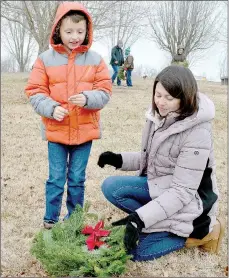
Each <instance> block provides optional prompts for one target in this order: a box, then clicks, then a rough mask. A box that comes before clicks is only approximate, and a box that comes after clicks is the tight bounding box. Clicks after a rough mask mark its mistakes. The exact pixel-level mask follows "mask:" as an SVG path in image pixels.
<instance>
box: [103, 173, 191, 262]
mask: <svg viewBox="0 0 229 278" xmlns="http://www.w3.org/2000/svg"><path fill="white" fill-rule="evenodd" d="M102 192H103V194H104V196H105V197H106V198H107V199H108V200H109V201H110V202H111V203H112V204H113V205H115V206H116V207H118V208H120V209H121V210H123V211H125V212H127V213H132V212H134V211H135V210H136V209H138V208H140V207H142V206H144V205H145V204H147V203H148V202H150V201H151V200H152V199H151V198H150V195H149V189H148V184H147V177H138V176H114V177H109V178H107V179H106V180H105V181H104V182H103V184H102ZM185 241H186V238H183V237H179V236H177V235H175V234H172V233H169V232H154V233H149V234H146V233H141V234H140V236H139V242H138V245H137V247H136V248H135V249H133V250H131V251H130V254H132V255H133V259H132V260H133V261H147V260H153V259H156V258H159V257H161V256H164V255H166V254H169V253H171V252H173V251H175V250H179V249H181V248H183V247H184V245H185Z"/></svg>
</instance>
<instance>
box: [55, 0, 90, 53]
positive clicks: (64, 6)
mask: <svg viewBox="0 0 229 278" xmlns="http://www.w3.org/2000/svg"><path fill="white" fill-rule="evenodd" d="M69 11H81V12H83V13H84V14H85V15H86V17H87V19H88V26H87V27H88V30H87V32H88V44H87V45H81V46H79V47H78V48H77V52H86V51H88V49H89V48H90V47H91V45H92V41H93V24H92V18H91V15H90V14H89V12H88V11H87V9H86V8H85V7H84V6H83V5H82V4H80V3H77V2H63V3H61V4H60V5H59V7H58V9H57V12H56V16H55V19H54V24H53V26H52V31H51V35H50V45H51V46H52V48H53V49H55V50H56V51H57V52H59V53H65V52H66V49H65V47H64V46H63V45H62V44H54V41H53V34H54V31H55V28H56V25H57V23H58V22H59V21H60V19H61V18H62V17H63V16H64V15H65V14H67V13H68V12H69ZM73 52H74V50H73Z"/></svg>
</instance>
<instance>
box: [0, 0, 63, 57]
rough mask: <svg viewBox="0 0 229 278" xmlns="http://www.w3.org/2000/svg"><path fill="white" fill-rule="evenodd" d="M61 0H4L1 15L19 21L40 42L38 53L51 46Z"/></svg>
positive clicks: (12, 20)
mask: <svg viewBox="0 0 229 278" xmlns="http://www.w3.org/2000/svg"><path fill="white" fill-rule="evenodd" d="M58 3H59V1H2V3H1V6H2V7H1V8H2V9H1V16H2V17H3V18H6V19H7V20H9V21H11V22H16V23H19V24H20V25H21V26H22V27H23V28H24V29H25V30H27V31H28V32H30V33H31V34H32V36H33V37H34V39H35V40H36V41H37V43H38V53H41V52H43V51H44V50H46V49H48V48H49V35H50V31H51V28H52V24H53V20H54V16H55V12H56V8H57V6H58Z"/></svg>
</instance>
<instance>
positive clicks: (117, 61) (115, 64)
mask: <svg viewBox="0 0 229 278" xmlns="http://www.w3.org/2000/svg"><path fill="white" fill-rule="evenodd" d="M122 47H123V43H122V41H121V40H119V41H118V42H117V45H116V46H114V47H113V48H112V51H111V61H110V64H111V66H112V68H113V71H114V73H113V75H112V84H113V83H114V81H115V79H116V77H117V85H118V86H120V85H121V79H120V78H119V76H118V72H119V67H120V66H122V65H123V64H124V56H123V50H122Z"/></svg>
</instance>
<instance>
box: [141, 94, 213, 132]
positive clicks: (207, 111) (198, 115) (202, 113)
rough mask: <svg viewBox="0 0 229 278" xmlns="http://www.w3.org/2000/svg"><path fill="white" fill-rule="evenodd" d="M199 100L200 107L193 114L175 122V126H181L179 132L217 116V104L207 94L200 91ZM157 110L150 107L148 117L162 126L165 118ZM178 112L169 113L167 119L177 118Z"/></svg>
mask: <svg viewBox="0 0 229 278" xmlns="http://www.w3.org/2000/svg"><path fill="white" fill-rule="evenodd" d="M198 100H199V109H198V111H197V112H195V113H194V114H193V115H191V116H189V117H187V118H185V119H184V120H181V121H177V122H174V124H173V127H175V126H177V127H179V132H181V131H184V130H186V129H189V128H191V127H193V126H195V125H198V124H200V123H204V122H208V121H211V120H213V119H214V117H215V105H214V103H213V102H212V100H210V99H209V98H208V97H207V96H206V95H205V94H202V93H200V92H199V93H198ZM155 112H156V111H153V110H152V108H150V109H149V110H148V111H147V112H146V118H147V119H148V120H150V121H152V122H154V123H155V125H156V126H161V123H162V122H163V123H164V120H163V119H165V118H162V117H160V116H159V115H158V114H157V113H155ZM177 115H178V114H177V113H175V112H171V113H169V115H168V116H167V117H166V121H167V120H169V121H170V120H171V118H175V117H176V116H177Z"/></svg>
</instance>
